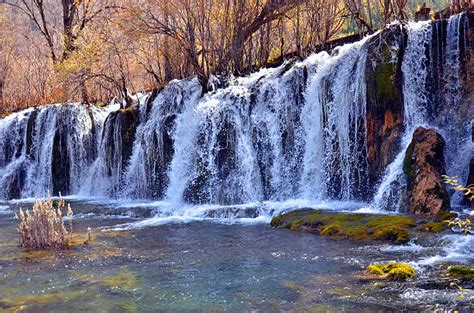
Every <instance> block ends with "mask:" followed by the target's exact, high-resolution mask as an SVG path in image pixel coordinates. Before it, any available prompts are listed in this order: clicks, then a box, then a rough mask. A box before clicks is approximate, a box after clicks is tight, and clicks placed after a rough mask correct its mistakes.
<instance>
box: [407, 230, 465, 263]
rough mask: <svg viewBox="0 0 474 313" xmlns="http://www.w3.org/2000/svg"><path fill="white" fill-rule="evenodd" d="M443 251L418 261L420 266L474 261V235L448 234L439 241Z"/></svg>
mask: <svg viewBox="0 0 474 313" xmlns="http://www.w3.org/2000/svg"><path fill="white" fill-rule="evenodd" d="M439 246H440V247H442V253H441V254H438V255H435V256H431V257H426V258H423V259H421V260H419V261H417V262H415V264H416V265H419V266H431V265H436V264H440V263H446V262H461V263H472V262H474V236H473V235H462V234H454V235H446V236H444V237H443V238H442V239H441V240H440V243H439Z"/></svg>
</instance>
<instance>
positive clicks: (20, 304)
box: [2, 290, 85, 312]
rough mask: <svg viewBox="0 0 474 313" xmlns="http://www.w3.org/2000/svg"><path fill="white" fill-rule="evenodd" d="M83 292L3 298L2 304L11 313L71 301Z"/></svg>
mask: <svg viewBox="0 0 474 313" xmlns="http://www.w3.org/2000/svg"><path fill="white" fill-rule="evenodd" d="M84 293H85V292H84V291H83V290H74V291H55V292H50V293H38V294H31V295H21V296H11V297H3V299H2V302H3V303H5V306H6V307H7V308H8V310H11V311H12V312H19V311H23V310H25V309H27V308H29V307H30V306H33V305H46V304H55V303H63V302H65V301H71V300H74V299H77V298H79V297H81V296H83V295H84Z"/></svg>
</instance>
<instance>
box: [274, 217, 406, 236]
mask: <svg viewBox="0 0 474 313" xmlns="http://www.w3.org/2000/svg"><path fill="white" fill-rule="evenodd" d="M271 225H272V226H273V227H284V228H289V229H291V230H306V231H313V232H317V233H319V234H321V235H323V236H329V237H335V238H351V239H375V240H389V241H394V242H398V243H404V242H408V241H409V239H410V234H409V229H411V228H413V227H414V226H415V221H414V219H413V218H412V217H408V216H398V215H370V214H349V213H334V212H325V211H322V210H297V211H293V212H289V213H286V214H283V215H280V216H276V217H274V218H273V219H272V222H271Z"/></svg>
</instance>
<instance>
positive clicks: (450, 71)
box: [372, 14, 474, 211]
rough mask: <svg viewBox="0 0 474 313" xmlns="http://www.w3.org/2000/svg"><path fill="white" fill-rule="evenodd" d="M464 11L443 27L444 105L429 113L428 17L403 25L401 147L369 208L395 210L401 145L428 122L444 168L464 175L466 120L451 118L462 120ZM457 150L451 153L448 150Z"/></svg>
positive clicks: (469, 147) (469, 149)
mask: <svg viewBox="0 0 474 313" xmlns="http://www.w3.org/2000/svg"><path fill="white" fill-rule="evenodd" d="M463 17H465V16H464V15H463V14H459V15H455V16H452V17H451V18H450V19H449V21H448V23H447V24H448V26H447V35H446V38H447V45H446V47H445V50H444V53H445V58H446V63H445V64H444V66H443V69H442V79H443V81H444V84H443V86H445V87H444V88H445V89H444V90H443V91H442V95H443V100H444V102H442V104H441V106H442V107H444V108H446V109H445V110H443V111H441V112H440V114H438V115H436V114H433V113H431V114H430V113H429V111H430V110H433V107H435V106H437V105H438V106H439V105H440V104H436V103H434V100H433V99H432V97H430V93H432V91H430V90H429V88H428V85H427V83H428V80H429V75H430V72H429V67H428V64H430V62H433V60H430V59H429V58H428V57H433V53H434V52H433V50H434V49H436V47H433V45H432V43H431V40H432V31H433V26H432V22H429V21H426V22H418V23H414V22H410V23H408V25H407V27H406V29H407V32H408V42H407V47H406V50H405V54H404V58H403V62H402V72H403V78H404V82H403V96H404V116H405V118H404V127H405V132H404V134H403V137H402V140H401V148H402V149H401V150H400V152H399V153H398V155H397V156H396V158H395V160H394V161H393V162H392V163H391V164H390V165H389V166H388V167H387V169H386V173H385V175H384V177H383V179H382V181H381V183H380V185H379V188H378V191H377V193H376V194H375V197H374V201H373V203H372V207H373V208H374V209H375V210H376V209H379V210H391V208H395V210H396V211H398V210H400V203H399V200H400V198H401V190H402V189H403V188H404V187H405V185H406V179H405V175H404V173H403V161H404V158H405V153H406V149H407V148H408V145H409V144H410V141H411V138H412V134H413V132H414V130H415V129H416V128H417V127H419V126H423V127H433V128H435V129H437V131H439V132H440V133H441V134H442V135H443V137H444V138H445V141H446V149H445V151H446V152H447V153H446V170H447V174H448V175H451V176H459V177H460V178H461V182H462V183H465V182H466V179H467V175H468V170H467V169H468V167H469V162H470V160H471V158H472V157H473V156H474V145H473V143H472V141H471V140H470V136H471V123H469V122H467V123H465V124H464V125H463V124H458V123H457V122H455V121H462V120H466V119H465V118H463V117H462V116H460V115H459V114H462V113H459V104H460V100H461V94H462V90H461V65H460V48H459V46H460V41H461V40H463V38H461V37H460V27H466V24H465V23H467V19H466V18H463ZM454 151H457V152H456V153H453V152H454ZM461 200H462V195H461V194H456V195H454V196H453V199H452V203H453V204H454V205H455V204H458V203H460V202H461Z"/></svg>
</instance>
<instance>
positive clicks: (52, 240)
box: [15, 195, 73, 249]
mask: <svg viewBox="0 0 474 313" xmlns="http://www.w3.org/2000/svg"><path fill="white" fill-rule="evenodd" d="M65 207H66V203H65V202H64V200H63V199H62V198H60V199H59V201H58V203H57V207H56V208H55V207H54V204H53V200H52V199H51V197H50V196H49V195H48V198H47V199H46V200H36V201H35V203H34V205H33V209H32V210H25V211H23V209H22V208H20V212H19V214H16V215H15V217H16V218H17V219H18V220H20V225H19V226H18V233H19V234H20V246H21V247H23V248H31V249H48V248H65V247H66V246H67V243H68V238H67V237H69V239H70V238H71V236H72V222H70V224H69V230H67V229H66V226H65V225H64V219H63V211H64V209H65ZM72 214H73V212H72V210H71V206H70V205H69V204H68V206H67V212H66V215H67V216H68V217H71V216H72Z"/></svg>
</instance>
